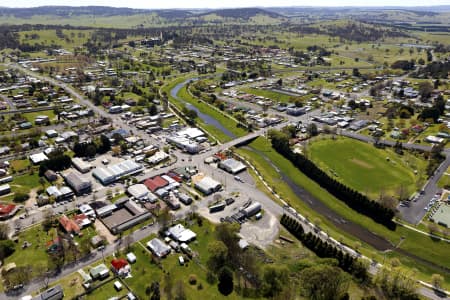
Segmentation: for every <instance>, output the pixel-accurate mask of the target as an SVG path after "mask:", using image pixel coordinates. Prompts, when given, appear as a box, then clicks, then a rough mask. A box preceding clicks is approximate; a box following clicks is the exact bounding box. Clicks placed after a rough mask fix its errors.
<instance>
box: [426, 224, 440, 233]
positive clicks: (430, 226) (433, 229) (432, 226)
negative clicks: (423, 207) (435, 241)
mask: <svg viewBox="0 0 450 300" xmlns="http://www.w3.org/2000/svg"><path fill="white" fill-rule="evenodd" d="M428 231H429V232H430V234H435V233H436V232H439V228H438V226H437V225H436V224H434V223H429V224H428Z"/></svg>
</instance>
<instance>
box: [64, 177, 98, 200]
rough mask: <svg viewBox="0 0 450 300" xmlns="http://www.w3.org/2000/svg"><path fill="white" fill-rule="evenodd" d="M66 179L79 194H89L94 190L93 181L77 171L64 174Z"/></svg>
mask: <svg viewBox="0 0 450 300" xmlns="http://www.w3.org/2000/svg"><path fill="white" fill-rule="evenodd" d="M64 180H65V181H66V183H67V184H68V185H69V186H70V187H71V188H72V189H73V190H74V191H75V194H77V195H83V194H88V193H90V192H91V190H92V184H91V182H90V181H89V180H87V179H85V178H83V177H82V176H80V175H79V174H76V173H75V172H71V173H69V174H67V175H64Z"/></svg>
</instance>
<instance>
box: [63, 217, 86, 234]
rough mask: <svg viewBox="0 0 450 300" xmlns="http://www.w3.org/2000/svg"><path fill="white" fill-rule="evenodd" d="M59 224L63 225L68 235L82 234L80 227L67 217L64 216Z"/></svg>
mask: <svg viewBox="0 0 450 300" xmlns="http://www.w3.org/2000/svg"><path fill="white" fill-rule="evenodd" d="M59 224H61V226H62V228H64V230H65V231H66V232H67V233H75V234H78V235H79V234H80V233H81V232H80V226H78V224H77V223H76V222H75V221H74V220H71V219H69V218H68V217H67V216H66V215H63V216H62V217H61V218H59Z"/></svg>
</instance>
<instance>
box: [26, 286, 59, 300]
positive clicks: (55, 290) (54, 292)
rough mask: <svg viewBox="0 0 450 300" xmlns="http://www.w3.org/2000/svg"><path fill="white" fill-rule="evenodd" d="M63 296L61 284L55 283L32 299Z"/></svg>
mask: <svg viewBox="0 0 450 300" xmlns="http://www.w3.org/2000/svg"><path fill="white" fill-rule="evenodd" d="M63 298H64V291H63V288H62V287H61V285H59V284H58V285H56V286H54V287H51V288H49V289H48V290H45V291H44V292H42V293H41V294H40V295H37V296H36V297H34V298H33V300H60V299H63Z"/></svg>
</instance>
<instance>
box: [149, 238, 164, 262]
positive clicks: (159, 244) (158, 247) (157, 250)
mask: <svg viewBox="0 0 450 300" xmlns="http://www.w3.org/2000/svg"><path fill="white" fill-rule="evenodd" d="M147 247H148V248H149V249H150V251H152V253H153V254H154V255H156V256H157V257H159V258H162V257H165V256H167V255H168V254H169V253H170V247H169V246H167V245H166V244H165V243H164V242H163V241H161V240H160V239H158V238H154V239H152V240H150V241H149V242H147Z"/></svg>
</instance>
